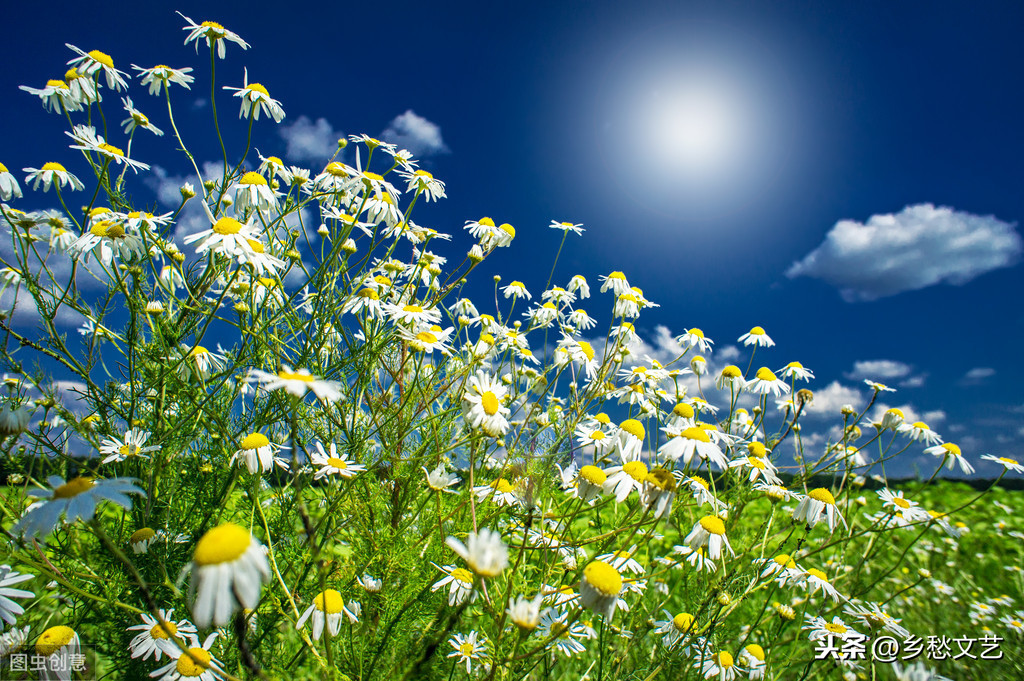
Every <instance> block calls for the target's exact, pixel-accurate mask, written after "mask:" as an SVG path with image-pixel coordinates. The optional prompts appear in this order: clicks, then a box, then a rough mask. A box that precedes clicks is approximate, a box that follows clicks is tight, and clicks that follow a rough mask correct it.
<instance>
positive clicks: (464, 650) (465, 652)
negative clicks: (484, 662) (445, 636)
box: [459, 642, 476, 657]
mask: <svg viewBox="0 0 1024 681" xmlns="http://www.w3.org/2000/svg"><path fill="white" fill-rule="evenodd" d="M459 652H460V653H461V654H462V656H463V657H472V656H473V653H475V652H476V648H474V647H473V644H472V643H469V642H466V643H463V644H462V645H461V646H459Z"/></svg>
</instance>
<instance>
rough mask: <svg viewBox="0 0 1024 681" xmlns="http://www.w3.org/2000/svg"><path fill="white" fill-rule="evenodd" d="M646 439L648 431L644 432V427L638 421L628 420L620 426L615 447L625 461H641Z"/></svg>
mask: <svg viewBox="0 0 1024 681" xmlns="http://www.w3.org/2000/svg"><path fill="white" fill-rule="evenodd" d="M645 437H647V431H646V430H644V425H643V424H642V423H640V422H639V421H637V420H636V419H626V420H625V421H623V422H622V423H620V424H619V429H618V432H617V433H616V435H615V447H616V449H618V451H619V454H620V455H621V456H622V460H623V461H637V460H639V459H640V454H641V452H642V451H643V448H644V438H645Z"/></svg>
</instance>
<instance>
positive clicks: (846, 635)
mask: <svg viewBox="0 0 1024 681" xmlns="http://www.w3.org/2000/svg"><path fill="white" fill-rule="evenodd" d="M804 617H805V618H806V620H807V622H806V624H804V626H803V627H801V629H803V630H804V631H809V632H810V633H809V634H808V635H807V639H808V640H810V641H817V640H818V639H820V638H829V637H834V638H838V639H840V640H843V641H846V640H847V639H850V638H860V637H861V634H859V633H857V632H856V631H854V630H853V629H850V628H849V627H847V626H846V622H844V621H843V620H841V619H839V615H836V616H834V617H833V618H832V621H831V622H829V621H827V620H826V619H825V618H824V617H820V616H813V615H804Z"/></svg>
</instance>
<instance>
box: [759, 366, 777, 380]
mask: <svg viewBox="0 0 1024 681" xmlns="http://www.w3.org/2000/svg"><path fill="white" fill-rule="evenodd" d="M757 377H758V378H759V379H761V380H762V381H777V380H778V379H777V378H776V377H775V374H774V373H773V372H772V370H771V369H769V368H768V367H761V368H760V369H758V370H757Z"/></svg>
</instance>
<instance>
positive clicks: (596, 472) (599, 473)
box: [580, 465, 608, 486]
mask: <svg viewBox="0 0 1024 681" xmlns="http://www.w3.org/2000/svg"><path fill="white" fill-rule="evenodd" d="M580 477H581V478H583V479H584V480H586V481H587V482H589V483H590V484H591V485H597V486H600V485H603V484H604V482H605V480H607V479H608V474H607V473H605V472H604V471H603V470H601V469H600V468H598V467H597V466H589V465H588V466H584V467H583V468H581V469H580Z"/></svg>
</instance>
